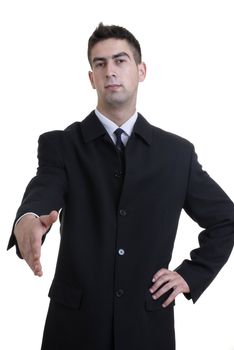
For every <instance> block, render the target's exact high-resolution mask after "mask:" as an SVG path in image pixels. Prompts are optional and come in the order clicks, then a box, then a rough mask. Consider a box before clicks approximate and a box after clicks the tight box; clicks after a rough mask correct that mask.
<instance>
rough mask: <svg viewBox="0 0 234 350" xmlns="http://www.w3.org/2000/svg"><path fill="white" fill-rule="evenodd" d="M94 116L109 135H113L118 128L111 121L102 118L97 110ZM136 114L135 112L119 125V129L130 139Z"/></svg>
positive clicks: (104, 117)
mask: <svg viewBox="0 0 234 350" xmlns="http://www.w3.org/2000/svg"><path fill="white" fill-rule="evenodd" d="M95 114H96V116H97V117H98V119H99V120H100V122H101V123H102V125H103V126H104V127H105V129H106V131H107V132H108V134H109V135H113V133H114V131H115V130H116V129H117V128H119V126H118V125H117V124H115V123H114V122H113V121H112V120H110V119H109V118H107V117H106V116H104V115H103V114H102V113H101V112H99V110H98V109H95ZM137 117H138V113H137V112H135V113H134V114H133V115H132V116H131V117H130V118H129V119H128V120H127V121H126V122H125V123H124V124H122V125H121V129H122V130H123V131H124V132H125V133H126V134H127V135H128V136H129V137H130V136H131V133H132V130H133V128H134V125H135V122H136V120H137Z"/></svg>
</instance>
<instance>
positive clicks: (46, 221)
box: [39, 210, 58, 229]
mask: <svg viewBox="0 0 234 350" xmlns="http://www.w3.org/2000/svg"><path fill="white" fill-rule="evenodd" d="M39 219H40V221H41V223H42V225H43V226H44V227H45V228H46V229H48V228H49V227H50V226H51V225H52V224H53V223H54V222H55V221H56V220H57V219H58V212H57V211H56V210H52V211H51V212H50V214H48V215H41V216H40V217H39Z"/></svg>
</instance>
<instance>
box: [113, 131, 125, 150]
mask: <svg viewBox="0 0 234 350" xmlns="http://www.w3.org/2000/svg"><path fill="white" fill-rule="evenodd" d="M123 132H124V131H123V130H122V129H121V128H118V129H116V130H115V135H116V148H117V149H118V150H119V151H120V152H121V153H122V152H123V151H124V144H123V141H122V138H121V135H122V133H123Z"/></svg>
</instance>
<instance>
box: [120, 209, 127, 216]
mask: <svg viewBox="0 0 234 350" xmlns="http://www.w3.org/2000/svg"><path fill="white" fill-rule="evenodd" d="M119 214H120V215H121V216H126V215H127V212H126V210H124V209H120V211H119Z"/></svg>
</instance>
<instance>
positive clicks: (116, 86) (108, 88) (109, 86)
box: [105, 84, 121, 90]
mask: <svg viewBox="0 0 234 350" xmlns="http://www.w3.org/2000/svg"><path fill="white" fill-rule="evenodd" d="M120 87H121V85H120V84H108V85H106V86H105V89H106V90H118V89H119V88H120Z"/></svg>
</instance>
